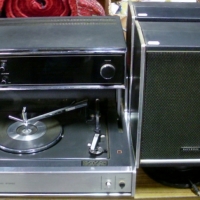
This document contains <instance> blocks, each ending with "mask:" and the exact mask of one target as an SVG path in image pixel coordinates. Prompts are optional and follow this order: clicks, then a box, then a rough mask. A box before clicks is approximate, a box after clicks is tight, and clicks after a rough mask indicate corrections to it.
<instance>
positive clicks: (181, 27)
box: [136, 22, 200, 50]
mask: <svg viewBox="0 0 200 200" xmlns="http://www.w3.org/2000/svg"><path fill="white" fill-rule="evenodd" d="M136 24H137V25H136V26H138V34H139V35H140V38H141V37H143V40H144V43H145V44H144V45H145V46H146V49H147V50H169V49H171V50H187V49H190V50H191V49H193V50H195V49H196V50H200V40H199V35H200V29H199V27H200V23H198V22H187V23H183V22H165V23H162V22H136Z"/></svg>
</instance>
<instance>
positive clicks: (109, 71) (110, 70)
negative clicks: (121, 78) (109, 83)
mask: <svg viewBox="0 0 200 200" xmlns="http://www.w3.org/2000/svg"><path fill="white" fill-rule="evenodd" d="M100 74H101V76H102V77H103V78H104V79H112V78H113V77H114V75H115V67H114V66H113V65H111V64H104V65H103V66H102V67H101V68H100Z"/></svg>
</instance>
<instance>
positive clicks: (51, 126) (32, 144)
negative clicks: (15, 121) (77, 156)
mask: <svg viewBox="0 0 200 200" xmlns="http://www.w3.org/2000/svg"><path fill="white" fill-rule="evenodd" d="M42 122H43V123H44V124H45V126H46V130H45V134H44V135H42V136H41V137H39V138H37V139H33V140H30V141H23V140H17V139H14V138H11V137H10V136H9V135H8V128H9V127H10V126H11V125H12V124H11V123H9V122H7V121H6V122H2V123H1V124H0V130H1V134H0V149H2V150H4V151H8V152H13V153H34V152H38V151H41V150H44V149H46V148H49V147H50V146H52V145H53V144H55V143H56V142H57V141H58V140H59V139H60V138H61V136H62V127H61V126H60V124H59V122H58V121H57V120H55V119H50V118H49V119H45V120H42ZM36 126H37V125H36Z"/></svg>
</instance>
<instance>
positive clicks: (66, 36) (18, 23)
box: [0, 16, 126, 53]
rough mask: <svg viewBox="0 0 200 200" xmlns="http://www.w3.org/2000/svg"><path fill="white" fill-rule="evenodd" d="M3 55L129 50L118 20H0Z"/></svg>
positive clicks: (0, 41) (45, 18)
mask: <svg viewBox="0 0 200 200" xmlns="http://www.w3.org/2000/svg"><path fill="white" fill-rule="evenodd" d="M0 24H1V26H0V52H2V51H3V52H5V51H8V52H13V51H15V52H16V51H23V52H35V53H36V52H41V51H46V52H47V51H53V50H54V51H67V52H70V51H76V52H78V53H80V52H81V53H85V52H87V51H90V52H94V53H95V52H99V51H100V52H113V51H117V52H118V51H122V52H125V51H126V43H125V39H124V35H123V30H122V27H121V21H120V19H119V17H112V16H108V17H105V16H103V17H102V16H94V17H43V18H40V17H34V18H15V19H3V18H2V19H0Z"/></svg>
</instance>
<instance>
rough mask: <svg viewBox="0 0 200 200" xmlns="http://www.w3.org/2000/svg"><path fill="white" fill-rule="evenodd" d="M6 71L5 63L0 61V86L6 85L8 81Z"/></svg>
mask: <svg viewBox="0 0 200 200" xmlns="http://www.w3.org/2000/svg"><path fill="white" fill-rule="evenodd" d="M5 71H6V61H4V60H2V61H1V63H0V73H1V84H6V83H7V80H8V76H7V74H8V73H6V72H5Z"/></svg>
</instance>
